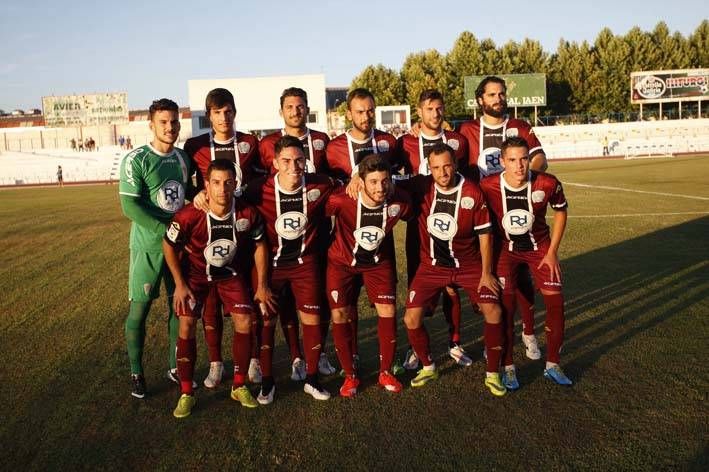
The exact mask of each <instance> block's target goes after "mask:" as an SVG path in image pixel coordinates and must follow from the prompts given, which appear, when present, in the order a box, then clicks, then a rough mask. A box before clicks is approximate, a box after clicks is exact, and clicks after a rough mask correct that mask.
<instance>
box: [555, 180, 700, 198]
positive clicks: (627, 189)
mask: <svg viewBox="0 0 709 472" xmlns="http://www.w3.org/2000/svg"><path fill="white" fill-rule="evenodd" d="M563 185H565V186H568V185H571V186H574V187H583V188H591V189H597V190H615V191H618V192H632V193H644V194H648V195H661V196H664V197H680V198H691V199H692V200H709V197H699V196H697V195H684V194H681V193H666V192H651V191H649V190H635V189H630V188H622V187H607V186H605V185H589V184H578V183H575V182H564V183H563Z"/></svg>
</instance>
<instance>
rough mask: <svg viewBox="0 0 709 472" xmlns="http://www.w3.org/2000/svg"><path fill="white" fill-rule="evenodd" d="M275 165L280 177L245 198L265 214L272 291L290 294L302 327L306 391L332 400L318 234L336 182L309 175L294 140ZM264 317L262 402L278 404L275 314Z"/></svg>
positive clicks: (279, 149) (282, 145) (280, 148)
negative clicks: (324, 373) (322, 369)
mask: <svg viewBox="0 0 709 472" xmlns="http://www.w3.org/2000/svg"><path fill="white" fill-rule="evenodd" d="M275 154H276V158H275V159H274V161H273V165H274V166H275V168H276V171H277V172H276V174H275V175H270V176H268V177H263V178H261V179H259V180H256V181H254V182H252V183H251V184H250V185H249V186H248V187H247V189H246V192H245V194H244V197H245V198H246V199H247V201H249V202H251V203H252V204H253V205H254V206H256V208H257V209H258V210H259V212H260V213H261V216H262V217H263V219H264V221H265V225H266V236H267V239H268V242H269V245H270V247H271V266H272V270H271V278H270V286H271V289H272V290H273V291H274V293H276V294H277V295H280V294H281V293H283V291H284V290H286V289H287V288H290V290H291V291H292V293H293V295H294V297H295V303H296V307H297V309H298V316H299V318H300V322H301V324H302V326H303V349H304V351H305V366H306V378H305V385H304V387H303V390H304V391H305V392H306V393H308V394H310V395H312V396H313V398H315V399H317V400H327V399H329V398H330V393H329V392H328V391H327V390H325V389H324V388H322V387H321V386H320V382H319V380H318V361H319V359H320V353H321V349H322V344H321V339H320V327H319V324H320V305H321V301H320V297H321V294H322V287H321V285H322V280H321V278H320V277H319V274H320V273H321V272H320V269H319V261H318V250H317V248H316V247H315V235H316V228H317V227H318V225H319V224H320V223H321V221H322V219H323V218H324V215H323V208H324V206H325V201H326V200H327V197H328V196H329V195H330V193H331V192H332V190H333V188H334V183H333V181H332V179H330V178H329V177H326V176H321V175H318V174H307V173H305V156H304V153H303V144H302V143H301V142H300V140H299V139H298V138H296V137H293V136H283V137H282V138H281V139H279V140H278V142H277V143H276V147H275ZM263 315H264V323H263V331H262V344H261V369H262V371H263V380H262V383H261V393H260V394H259V396H258V398H257V400H258V401H259V403H262V404H268V403H271V402H272V401H273V395H274V392H275V384H274V381H273V376H272V373H271V369H272V363H273V339H274V331H275V319H274V313H273V312H272V311H270V310H267V311H266V312H265V313H263Z"/></svg>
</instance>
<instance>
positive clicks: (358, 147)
mask: <svg viewBox="0 0 709 472" xmlns="http://www.w3.org/2000/svg"><path fill="white" fill-rule="evenodd" d="M374 109H375V102H374V95H372V93H371V92H370V91H369V90H367V89H364V88H356V89H354V90H352V91H351V92H350V93H349V94H347V113H346V115H347V119H348V120H349V121H350V122H352V128H350V129H349V130H348V131H346V132H345V133H343V134H341V135H339V136H338V137H336V138H335V139H333V140H332V141H330V144H328V146H327V165H328V167H329V171H330V174H329V175H330V176H331V177H332V178H334V179H337V180H340V181H341V182H345V183H347V182H349V181H350V179H351V178H352V177H356V176H357V165H358V164H359V163H360V161H361V160H362V159H363V158H364V157H365V156H368V155H370V154H381V155H382V157H384V158H385V159H387V160H388V161H389V163H390V164H391V165H393V167H392V169H394V170H398V168H399V167H401V164H400V162H399V161H398V159H396V157H397V156H396V155H395V154H394V151H395V147H396V138H395V137H394V136H392V135H391V134H389V133H385V132H384V131H380V130H378V129H375V128H374V123H375V120H374ZM387 244H393V239H392V240H391V241H390V242H387ZM358 318H359V314H358V312H357V310H356V307H355V310H353V311H351V312H350V320H351V323H350V324H351V330H352V355H353V356H354V359H355V361H356V362H357V360H358V359H359V355H358V347H357V344H358V343H357V323H358Z"/></svg>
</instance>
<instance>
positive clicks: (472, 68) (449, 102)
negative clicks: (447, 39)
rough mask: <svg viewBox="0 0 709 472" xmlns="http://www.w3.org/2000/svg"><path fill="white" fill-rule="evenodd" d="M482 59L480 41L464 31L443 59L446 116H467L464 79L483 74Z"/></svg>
mask: <svg viewBox="0 0 709 472" xmlns="http://www.w3.org/2000/svg"><path fill="white" fill-rule="evenodd" d="M483 59H484V56H483V50H482V48H481V45H480V41H478V40H477V38H476V37H475V35H474V34H473V33H471V32H469V31H465V32H463V33H462V34H461V35H460V36H458V39H456V40H455V43H453V47H452V48H451V50H450V52H448V54H447V55H446V58H445V61H446V71H445V72H446V76H447V77H446V82H447V83H448V91H447V92H446V91H442V92H443V94H444V97H445V99H446V114H447V115H448V116H462V115H467V114H468V111H467V110H466V108H465V77H466V76H470V75H481V74H483V73H484V71H483Z"/></svg>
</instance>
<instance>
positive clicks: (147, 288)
mask: <svg viewBox="0 0 709 472" xmlns="http://www.w3.org/2000/svg"><path fill="white" fill-rule="evenodd" d="M152 289H153V286H152V285H151V284H143V292H144V293H145V294H146V295H150V291H151V290H152Z"/></svg>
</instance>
